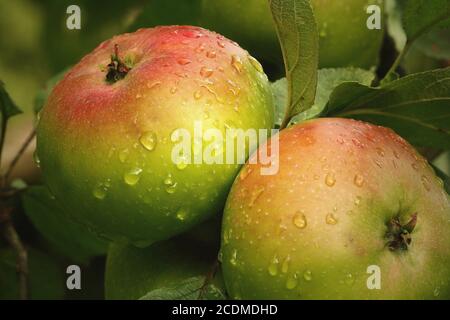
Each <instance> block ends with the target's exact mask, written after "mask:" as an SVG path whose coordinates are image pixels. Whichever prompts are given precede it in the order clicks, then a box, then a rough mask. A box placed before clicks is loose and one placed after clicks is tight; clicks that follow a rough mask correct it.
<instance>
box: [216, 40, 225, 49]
mask: <svg viewBox="0 0 450 320" xmlns="http://www.w3.org/2000/svg"><path fill="white" fill-rule="evenodd" d="M217 45H218V46H219V47H221V48H225V43H224V42H222V41H217Z"/></svg>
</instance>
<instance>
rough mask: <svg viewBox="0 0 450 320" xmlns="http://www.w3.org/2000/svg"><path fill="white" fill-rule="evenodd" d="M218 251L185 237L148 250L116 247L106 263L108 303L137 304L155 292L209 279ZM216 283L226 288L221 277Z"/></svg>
mask: <svg viewBox="0 0 450 320" xmlns="http://www.w3.org/2000/svg"><path fill="white" fill-rule="evenodd" d="M218 249H219V248H218V247H216V246H211V245H208V244H205V243H202V242H196V241H192V239H189V238H186V237H183V236H182V237H176V238H173V239H170V240H166V241H162V242H158V243H154V244H152V245H151V246H149V247H147V248H137V247H134V246H129V245H121V244H112V245H111V246H110V248H109V251H108V257H107V262H106V275H105V296H106V299H110V300H117V299H125V300H136V299H139V298H141V297H143V296H144V295H145V294H147V293H148V292H150V291H152V290H155V289H158V288H163V287H170V286H173V285H177V284H179V283H180V282H181V281H183V280H186V279H189V278H191V277H197V276H205V275H207V274H208V273H210V272H211V270H212V268H213V265H214V261H215V260H216V259H217V252H218ZM212 283H213V284H215V285H217V286H219V287H220V288H223V286H224V285H223V281H222V277H221V274H220V273H217V274H216V276H215V277H214V279H213V280H212Z"/></svg>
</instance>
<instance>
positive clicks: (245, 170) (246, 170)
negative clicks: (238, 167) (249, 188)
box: [239, 166, 252, 181]
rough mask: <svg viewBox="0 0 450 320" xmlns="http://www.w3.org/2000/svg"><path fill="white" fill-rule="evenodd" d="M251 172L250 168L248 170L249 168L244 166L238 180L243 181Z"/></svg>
mask: <svg viewBox="0 0 450 320" xmlns="http://www.w3.org/2000/svg"><path fill="white" fill-rule="evenodd" d="M251 172H252V168H250V167H249V166H246V167H244V168H243V169H242V171H241V173H240V174H239V179H240V180H241V181H242V180H245V178H247V177H248V175H249V174H250V173H251Z"/></svg>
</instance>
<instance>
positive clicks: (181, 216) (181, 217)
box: [175, 208, 188, 221]
mask: <svg viewBox="0 0 450 320" xmlns="http://www.w3.org/2000/svg"><path fill="white" fill-rule="evenodd" d="M187 215H188V212H187V210H186V209H183V208H180V209H179V210H178V211H177V213H176V214H175V216H176V217H177V219H178V220H180V221H184V220H186V217H187Z"/></svg>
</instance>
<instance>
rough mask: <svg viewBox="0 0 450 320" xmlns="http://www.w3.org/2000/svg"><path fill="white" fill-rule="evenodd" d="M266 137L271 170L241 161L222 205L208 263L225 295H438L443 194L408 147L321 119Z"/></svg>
mask: <svg viewBox="0 0 450 320" xmlns="http://www.w3.org/2000/svg"><path fill="white" fill-rule="evenodd" d="M278 138H279V171H278V173H276V174H274V175H261V174H260V169H261V165H260V164H252V165H246V166H245V167H244V168H243V169H242V171H241V173H240V174H239V176H238V177H237V178H236V181H235V182H234V184H233V187H232V189H231V192H230V195H229V197H228V200H227V203H226V207H225V212H224V218H223V225H222V244H221V254H220V256H221V260H222V271H223V276H224V281H225V284H226V286H227V289H228V293H229V294H230V295H231V297H233V298H236V299H239V298H242V299H449V298H450V202H449V198H448V195H447V194H446V193H445V191H444V190H443V185H442V181H441V180H440V179H439V178H437V177H436V176H435V174H434V172H433V170H432V168H431V167H430V166H429V165H428V163H427V162H426V160H425V159H424V158H422V157H421V156H420V155H419V154H418V153H417V152H416V151H415V150H414V148H413V147H411V145H409V144H408V143H407V142H406V141H405V140H404V139H402V138H401V137H400V136H398V135H397V134H395V133H394V132H393V131H392V130H390V129H387V128H384V127H379V126H375V125H372V124H368V123H364V122H359V121H355V120H350V119H333V118H323V119H316V120H311V121H307V122H305V123H302V124H298V125H295V126H292V127H289V128H287V129H286V130H283V131H281V132H280V133H279V135H277V136H274V137H272V139H278ZM263 148H265V146H261V147H260V150H262V149H263ZM269 150H272V149H271V148H270V144H269ZM256 154H257V153H256ZM256 154H255V155H253V156H252V157H255V156H256ZM251 159H252V158H251Z"/></svg>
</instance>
